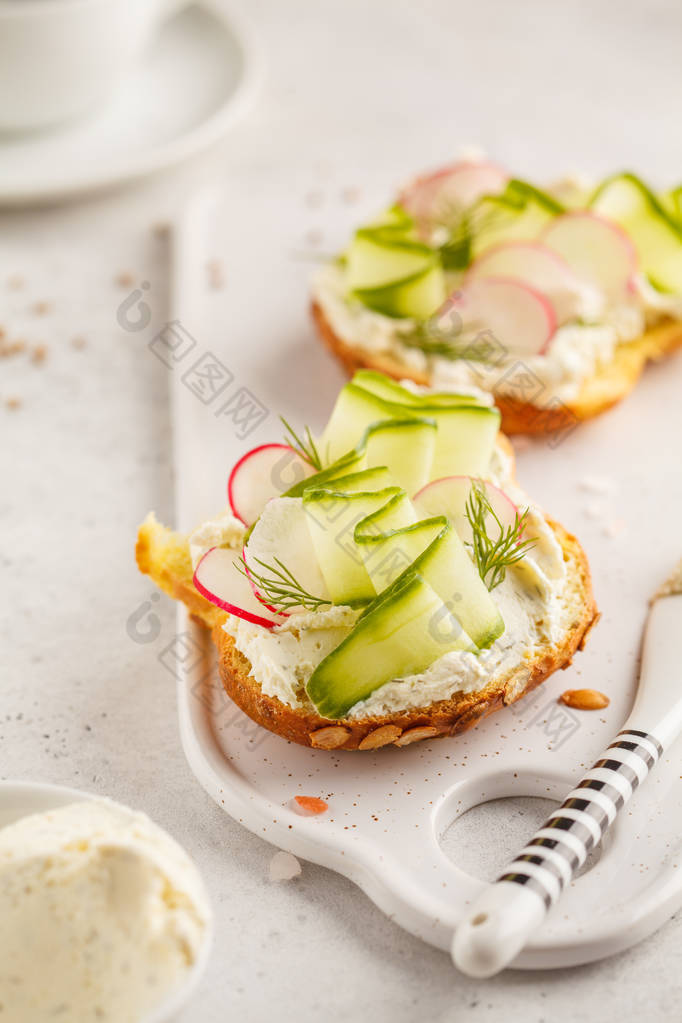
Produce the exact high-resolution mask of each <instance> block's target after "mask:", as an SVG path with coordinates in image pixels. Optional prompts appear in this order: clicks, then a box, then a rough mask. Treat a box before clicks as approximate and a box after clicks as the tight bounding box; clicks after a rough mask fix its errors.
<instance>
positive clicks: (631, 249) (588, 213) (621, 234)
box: [540, 210, 639, 290]
mask: <svg viewBox="0 0 682 1023" xmlns="http://www.w3.org/2000/svg"><path fill="white" fill-rule="evenodd" d="M569 217H570V218H571V220H576V219H581V220H584V219H586V218H587V219H588V220H594V221H596V223H598V224H603V225H604V227H608V228H609V230H610V231H612V232H613V234H615V235H617V236H618V238H619V239H620V240H621V241H622V242H623V243H624V247H625V248H626V249H627V251H628V257H629V261H630V277H629V278H628V281H627V284H626V287H627V289H628V290H632V285H633V284H634V277H635V274H636V273H637V271H638V269H639V259H638V258H637V249H636V248H635V245H634V242H633V241H632V239H631V238H630V235H629V234H628V233H627V231H624V230H623V228H622V227H621V226H620V224H617V223H616V222H615V220H610V219H609V217H604V216H603V215H602V214H601V213H595V212H594V211H593V210H569V211H568V212H567V213H561V214H560V215H559V216H558V217H555V219H554V220H551V221H550V222H549V224H548V225H547V227H546V228H545V229H544V231H543V232H542V234H541V235H540V237H541V238H544V237H545V235H547V234H549V233H550V231H551V229H552V228H553V227H554V226H555V225H556V224H557V223H558V222H559V221H560V220H567V219H568V218H569ZM548 248H550V246H548ZM557 254H558V253H557Z"/></svg>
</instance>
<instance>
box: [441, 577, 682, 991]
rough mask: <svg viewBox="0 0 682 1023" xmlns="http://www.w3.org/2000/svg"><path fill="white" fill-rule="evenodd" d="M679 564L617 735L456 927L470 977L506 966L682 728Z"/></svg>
mask: <svg viewBox="0 0 682 1023" xmlns="http://www.w3.org/2000/svg"><path fill="white" fill-rule="evenodd" d="M681 629H682V562H680V564H679V565H678V566H677V568H676V570H675V572H674V573H673V575H672V576H671V578H670V579H669V580H668V582H667V583H666V584H665V585H664V586H663V587H661V589H660V590H659V591H658V592H657V593H656V595H655V596H654V597H653V599H652V603H651V608H650V611H649V617H648V621H647V624H646V627H645V633H644V646H643V652H642V668H641V673H640V680H639V687H638V690H637V695H636V698H635V703H634V706H633V708H632V712H631V713H630V716H629V717H628V719H627V721H626V722H625V724H624V725H623V728H622V729H621V730H620V732H619V733H618V735H617V736H616V737H615V739H614V740H613V742H611V743H610V744H609V746H608V747H607V748H606V749H605V750H604V752H603V753H602V755H601V756H600V757H599V758H598V759H597V760H596V761H595V763H594V764H593V765H592V767H591V768H590V770H589V771H587V773H586V774H585V775H584V777H583V778H582V779H581V781H580V782H579V783H578V785H577V786H576V787H575V788H574V789H572V791H571V792H569V794H568V796H567V797H566V799H565V800H564V802H563V803H562V804H561V806H560V807H559V808H558V809H557V810H555V811H554V812H553V813H552V814H550V816H549V817H548V818H547V820H546V821H545V823H544V824H543V826H542V827H541V828H540V830H539V831H538V832H537V833H536V835H535V836H534V837H533V838H532V839H531V841H530V842H528V844H527V845H526V846H524V848H523V849H522V850H521V852H520V853H519V854H518V856H516V858H515V859H514V860H513V861H512V863H510V864H509V866H508V867H507V869H506V870H505V871H504V872H503V873H502V874H501V875H500V877H499V878H498V879H497V881H495V882H494V883H493V884H492V885H490V886H489V887H488V888H487V889H486V890H485V891H484V892H483V893H482V894H481V895H480V896H479V898H478V899H476V900H475V901H474V904H473V906H472V907H471V911H470V912H469V914H468V916H467V917H466V918H465V919H464V920H462V922H461V923H460V924H459V925H458V927H457V929H456V931H455V935H454V938H453V942H452V958H453V961H454V963H455V965H456V966H457V968H458V969H459V970H461V971H462V973H466V974H468V975H469V976H470V977H479V978H483V977H492V976H494V975H495V974H496V973H499V971H500V970H502V969H504V967H505V966H508V965H509V964H510V963H511V962H512V961H513V960H514V959H515V958H516V956H517V955H518V953H519V952H520V951H521V949H522V948H523V947H524V946H525V945H526V943H527V942H528V940H529V938H530V937H531V935H532V934H533V933H534V931H536V930H537V928H538V927H539V926H540V924H541V923H542V922H543V920H544V919H545V917H546V915H547V913H548V911H549V910H550V909H551V908H552V907H553V906H554V905H555V904H556V902H557V901H558V900H559V898H560V897H561V894H562V892H563V891H564V889H565V888H566V886H567V885H568V884H569V882H570V881H571V880H572V879H573V877H574V876H575V874H576V871H578V870H579V869H580V867H581V866H582V865H583V863H584V862H585V860H586V859H587V857H588V855H589V854H590V852H591V851H592V849H594V848H595V846H597V845H598V844H599V843H600V842H601V840H602V838H603V837H604V835H605V834H606V832H607V831H608V829H609V828H610V827H611V825H612V824H613V822H614V820H615V819H616V817H617V816H618V815H619V814H620V813H621V812H622V810H623V807H624V806H625V805H626V803H627V802H628V800H629V799H630V797H631V796H632V794H633V792H634V791H635V789H636V788H638V786H639V785H641V784H642V782H644V781H645V780H646V778H647V776H648V775H649V772H650V771H651V770H652V768H653V767H654V766H655V765H656V763H657V762H658V761H659V760H660V758H661V756H662V754H663V752H664V751H665V750H666V749H667V748H668V747H669V746H670V744H671V743H672V742H673V741H674V740H675V739H676V738H677V737H678V735H679V734H680V732H681V731H682V685H679V686H678V685H676V684H675V680H676V679H677V678H678V677H679V674H680V652H679V642H678V637H679V633H680V631H681Z"/></svg>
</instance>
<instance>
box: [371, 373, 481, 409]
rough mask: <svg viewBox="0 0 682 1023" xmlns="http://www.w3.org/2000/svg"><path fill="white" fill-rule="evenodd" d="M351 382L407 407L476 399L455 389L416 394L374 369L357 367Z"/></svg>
mask: <svg viewBox="0 0 682 1023" xmlns="http://www.w3.org/2000/svg"><path fill="white" fill-rule="evenodd" d="M353 383H354V384H357V385H358V386H359V387H363V388H364V389H365V390H366V391H369V392H370V394H376V395H377V397H379V398H384V400H385V401H391V402H396V403H397V404H399V405H407V406H408V408H421V407H422V406H424V405H471V404H476V399H475V398H474V397H473V396H472V395H471V394H458V393H456V392H455V391H452V392H446V391H428V392H426V393H424V394H416V393H415V392H414V391H410V390H408V389H407V387H403V386H402V384H399V383H398V381H397V380H392V379H391V377H387V376H384V374H383V373H378V372H377V371H376V370H374V369H359V370H357V371H356V372H355V373H354V374H353Z"/></svg>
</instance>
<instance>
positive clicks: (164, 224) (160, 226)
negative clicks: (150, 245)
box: [151, 220, 170, 241]
mask: <svg viewBox="0 0 682 1023" xmlns="http://www.w3.org/2000/svg"><path fill="white" fill-rule="evenodd" d="M151 232H152V236H153V237H154V238H158V239H159V241H163V240H165V239H166V238H167V237H168V235H169V234H170V224H169V223H168V221H167V220H159V221H158V222H157V223H156V224H152V226H151Z"/></svg>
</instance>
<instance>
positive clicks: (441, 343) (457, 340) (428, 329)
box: [397, 317, 499, 363]
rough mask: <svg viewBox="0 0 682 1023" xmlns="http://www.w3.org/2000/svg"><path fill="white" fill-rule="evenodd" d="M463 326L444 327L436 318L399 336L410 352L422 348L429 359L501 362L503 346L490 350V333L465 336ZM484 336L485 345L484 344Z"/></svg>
mask: <svg viewBox="0 0 682 1023" xmlns="http://www.w3.org/2000/svg"><path fill="white" fill-rule="evenodd" d="M461 331H462V327H461V323H460V322H459V321H458V320H456V321H455V322H454V323H453V325H452V326H451V327H450V326H441V325H440V324H439V323H438V322H437V321H436V319H435V317H432V318H431V319H430V320H426V322H425V323H418V324H416V325H415V326H414V327H413V328H412V329H411V330H407V331H401V332H400V333H399V334H398V335H397V336H398V338H399V339H400V342H401V344H403V345H405V346H406V347H407V348H418V349H419V351H420V352H424V354H425V355H435V356H439V357H440V358H441V359H453V360H454V359H465V360H466V361H467V362H481V363H486V362H494V361H495V359H496V358H497V359H499V345H496V346H495V347H494V348H491V347H490V344H489V343H488V341H489V331H479V333H478V334H473V335H467V336H465V337H462V336H461ZM481 335H482V339H483V341H485V343H482V341H481Z"/></svg>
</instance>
